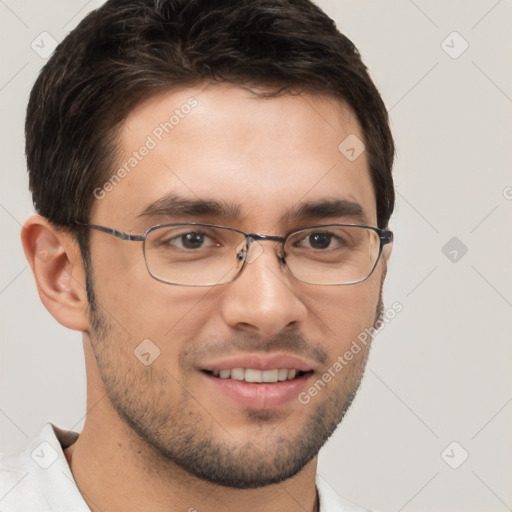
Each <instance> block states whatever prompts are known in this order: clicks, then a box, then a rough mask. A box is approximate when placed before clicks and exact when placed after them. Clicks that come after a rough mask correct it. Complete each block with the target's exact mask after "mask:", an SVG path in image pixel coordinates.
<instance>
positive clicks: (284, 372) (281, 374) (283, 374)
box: [277, 368, 288, 380]
mask: <svg viewBox="0 0 512 512" xmlns="http://www.w3.org/2000/svg"><path fill="white" fill-rule="evenodd" d="M277 378H278V379H279V380H286V379H288V370H287V369H286V368H281V370H279V371H278V374H277Z"/></svg>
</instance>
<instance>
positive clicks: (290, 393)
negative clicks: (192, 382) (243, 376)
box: [203, 372, 312, 409]
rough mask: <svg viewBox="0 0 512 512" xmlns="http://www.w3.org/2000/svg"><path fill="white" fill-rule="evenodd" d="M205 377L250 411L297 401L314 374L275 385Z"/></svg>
mask: <svg viewBox="0 0 512 512" xmlns="http://www.w3.org/2000/svg"><path fill="white" fill-rule="evenodd" d="M203 375H204V377H205V378H207V379H208V381H209V382H210V383H211V384H212V385H213V386H215V388H216V389H217V390H218V391H220V392H221V393H222V394H223V395H225V396H227V397H229V398H231V399H232V400H234V401H235V402H238V403H239V404H240V405H242V406H244V407H247V408H250V409H275V408H277V407H280V406H282V405H285V404H286V403H288V402H291V401H292V400H296V399H297V397H298V395H299V393H300V392H301V391H302V390H303V389H304V388H305V387H306V381H307V380H308V379H309V378H310V377H311V375H312V374H310V373H306V374H304V375H301V376H300V377H297V378H295V379H292V380H286V381H281V382H275V383H259V382H258V383H252V382H245V381H243V380H235V379H220V378H219V377H214V376H213V375H210V374H208V373H204V372H203Z"/></svg>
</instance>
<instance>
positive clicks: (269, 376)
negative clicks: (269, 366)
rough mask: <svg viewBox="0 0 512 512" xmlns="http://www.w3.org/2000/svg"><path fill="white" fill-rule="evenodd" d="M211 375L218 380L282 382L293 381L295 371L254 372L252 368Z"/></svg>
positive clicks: (217, 371) (217, 372)
mask: <svg viewBox="0 0 512 512" xmlns="http://www.w3.org/2000/svg"><path fill="white" fill-rule="evenodd" d="M212 373H213V375H215V376H216V377H219V378H220V379H233V380H245V382H269V383H273V382H282V381H285V380H291V379H294V378H295V377H296V376H297V370H288V369H286V368H280V369H275V370H256V369H254V368H233V369H231V370H216V371H213V372H212Z"/></svg>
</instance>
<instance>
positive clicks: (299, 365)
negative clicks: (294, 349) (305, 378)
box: [202, 354, 313, 372]
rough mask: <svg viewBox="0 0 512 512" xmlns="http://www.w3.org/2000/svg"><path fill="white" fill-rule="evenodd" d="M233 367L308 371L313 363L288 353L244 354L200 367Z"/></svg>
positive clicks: (217, 369) (224, 368)
mask: <svg viewBox="0 0 512 512" xmlns="http://www.w3.org/2000/svg"><path fill="white" fill-rule="evenodd" d="M233 368H245V369H247V368H252V369H255V370H274V369H281V368H286V369H288V370H297V371H302V372H308V371H311V370H313V365H312V364H311V363H308V362H307V361H305V360H303V359H300V358H298V357H297V356H292V355H289V354H245V355H235V356H230V357H225V358H223V359H222V360H220V359H219V360H217V361H212V362H210V363H208V364H206V365H204V366H203V367H202V369H203V370H206V371H209V372H215V371H220V370H231V369H233Z"/></svg>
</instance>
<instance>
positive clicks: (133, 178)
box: [89, 85, 384, 488]
mask: <svg viewBox="0 0 512 512" xmlns="http://www.w3.org/2000/svg"><path fill="white" fill-rule="evenodd" d="M192 96H193V97H194V98H195V99H194V100H189V98H190V97H192ZM187 104H188V105H189V107H185V105H187ZM176 110H178V112H177V113H176V112H175V111H176ZM173 114H174V118H172V119H171V122H170V124H168V125H165V124H164V125H161V123H165V122H169V119H170V118H171V116H172V115H173ZM159 128H160V129H159ZM351 134H355V135H356V136H357V137H358V138H359V139H361V140H362V139H363V135H362V133H361V130H360V128H359V126H358V124H357V122H356V119H355V116H354V115H353V114H352V113H351V112H350V111H349V109H347V108H346V107H345V106H343V105H342V104H341V103H340V102H339V101H336V100H334V99H329V98H321V97H318V96H313V95H309V94H307V95H299V96H297V95H295V96H291V95H285V96H281V97H274V98H267V99H264V98H261V97H258V96H255V95H254V94H252V93H250V92H248V91H246V90H244V89H242V88H239V87H236V86H230V85H222V86H210V87H208V88H205V89H202V90H200V89H187V90H181V91H177V92H172V93H166V94H162V95H160V96H158V97H154V98H152V99H150V100H148V101H146V102H145V103H143V104H141V105H140V106H139V107H137V108H136V109H135V110H134V111H133V112H132V113H131V114H130V115H129V117H128V118H127V119H126V121H125V123H124V125H123V129H122V131H121V133H120V136H119V137H120V138H119V140H120V150H119V154H118V165H119V167H122V166H123V165H125V164H126V163H128V165H127V166H126V167H125V169H129V172H127V173H126V176H124V173H121V179H120V180H118V179H115V180H113V181H112V183H113V185H112V186H110V187H109V186H107V187H106V189H108V192H106V193H105V194H104V197H103V198H102V199H98V200H97V201H96V204H95V208H94V210H93V215H92V218H91V219H90V223H91V224H99V225H103V226H108V227H112V228H115V229H117V230H120V231H126V232H130V233H133V234H140V233H143V232H145V231H146V230H147V229H148V228H149V227H151V226H153V225H156V224H165V223H172V222H202V223H211V224H220V225H227V226H229V227H232V228H237V229H239V230H242V231H245V232H248V233H261V234H270V235H283V234H285V233H287V232H288V231H290V230H292V229H294V228H297V227H300V226H307V225H315V224H326V223H344V222H345V223H359V224H363V223H365V224H369V225H374V226H375V225H376V208H375V195H374V191H373V188H372V184H371V180H370V174H369V170H368V164H367V159H366V155H365V154H364V153H363V154H362V155H361V156H359V157H358V158H357V159H356V160H354V161H351V160H349V159H348V158H346V157H345V156H344V155H343V154H342V153H341V152H340V151H339V149H338V146H339V145H340V143H341V142H342V141H343V140H344V139H345V138H346V137H347V136H349V135H351ZM148 137H149V138H148ZM141 146H146V147H147V148H149V149H148V151H146V150H140V149H139V148H141ZM134 151H137V155H135V156H134V154H133V152H134ZM143 153H144V155H142V154H143ZM130 158H135V159H136V161H135V160H130ZM116 169H117V168H116ZM118 177H119V174H118ZM102 195H103V194H102V193H99V194H97V197H100V196H102ZM171 195H172V197H171ZM178 197H179V198H180V199H186V200H189V201H203V200H204V201H216V202H218V203H221V204H222V205H224V206H225V205H231V206H232V208H231V210H234V209H235V208H236V209H238V214H237V215H236V216H235V217H232V216H230V215H227V214H228V213H229V211H227V212H224V213H223V214H212V213H208V214H206V213H202V212H201V211H197V208H195V209H192V210H189V211H187V212H181V213H176V211H175V210H176V208H175V206H176V204H177V203H176V200H177V198H178ZM165 198H168V199H169V198H171V199H172V200H170V201H166V199H165ZM337 199H342V200H346V201H350V202H353V203H357V204H358V205H360V207H361V210H362V213H363V218H361V215H354V214H353V213H350V212H348V213H345V214H343V213H342V212H340V213H339V214H335V215H328V216H321V217H319V216H315V217H306V218H303V217H301V218H298V217H295V216H293V215H289V213H290V212H291V211H292V210H295V211H297V209H298V208H299V207H300V206H301V204H303V203H305V202H321V201H332V200H337ZM150 205H153V206H152V207H150V208H148V207H149V206H150ZM144 211H147V214H143V215H141V213H142V212H144ZM287 214H288V215H287ZM258 244H259V245H258V251H257V252H255V256H256V257H255V258H253V260H252V261H251V262H250V263H247V264H246V266H245V268H244V270H243V272H242V273H241V274H240V275H239V276H238V278H237V279H236V280H234V281H233V282H231V283H228V284H224V285H220V286H215V287H186V286H177V285H169V284H165V283H162V282H159V281H157V280H156V279H153V278H152V277H151V276H150V274H149V273H148V270H147V268H146V265H145V261H144V257H143V251H142V243H141V242H127V241H122V240H119V239H117V238H114V237H112V236H109V235H107V234H104V233H100V232H97V231H91V261H92V276H91V278H92V283H93V287H94V292H95V297H96V308H95V309H94V310H93V312H92V313H91V316H92V322H91V329H90V331H89V336H90V342H91V344H92V347H93V349H94V353H95V355H96V359H97V362H98V367H99V373H100V374H101V378H102V380H103V382H104V383H105V386H106V389H107V392H108V396H109V398H110V401H111V402H112V404H113V406H114V407H115V409H116V410H117V411H118V413H119V414H120V416H121V417H122V418H123V419H124V421H126V422H127V423H128V425H130V427H131V428H132V429H133V431H134V432H136V433H137V434H138V436H139V438H140V440H141V441H142V444H143V445H144V446H147V447H149V446H151V452H152V453H153V454H154V453H157V454H158V456H159V457H161V458H162V460H167V461H172V462H174V463H177V464H178V465H179V466H181V467H182V468H184V469H186V470H187V471H189V472H191V473H193V474H195V475H197V476H199V477H201V478H204V479H206V480H209V481H212V482H215V483H218V484H222V485H228V486H232V487H240V488H244V487H257V486H261V485H268V484H270V483H275V482H279V481H282V480H284V479H286V478H289V477H291V476H292V475H294V474H296V473H297V472H298V471H299V470H300V469H302V468H303V467H304V466H305V464H307V463H308V462H309V461H310V460H311V459H312V458H313V457H314V456H315V455H316V454H317V453H318V450H319V449H320V447H321V446H322V444H323V443H324V442H325V440H326V439H327V437H328V436H329V435H330V434H331V433H332V432H333V430H334V429H335V428H336V425H337V424H338V423H339V421H340V420H341V418H342V416H343V414H344V412H345V411H346V409H347V407H348V406H349V404H350V402H351V400H352V398H353V396H354V394H355V392H356V389H357V387H358V385H359V381H360V377H361V374H362V372H363V369H364V365H365V361H366V358H367V351H368V349H367V347H366V348H363V350H361V351H360V352H359V353H358V354H356V355H354V358H353V359H352V361H350V363H349V364H347V365H346V366H344V367H343V369H342V370H341V371H339V372H337V373H335V376H334V377H332V378H331V379H330V382H329V383H328V384H327V385H326V386H325V387H321V388H320V389H321V390H320V391H319V392H318V394H317V395H316V396H315V397H314V398H312V399H311V400H310V401H309V403H307V404H306V403H304V402H305V401H304V400H299V399H298V396H299V393H301V392H304V391H307V390H308V389H309V388H310V387H311V386H312V385H313V384H314V383H315V382H316V381H317V380H318V379H321V378H322V375H323V374H325V373H326V372H327V371H328V369H329V368H330V367H332V365H333V364H334V363H335V362H336V360H337V358H338V356H340V355H343V354H344V353H345V351H346V350H347V349H348V348H349V347H350V345H351V343H352V341H353V340H355V339H356V338H357V335H358V334H359V333H361V332H362V331H364V329H365V328H367V327H371V326H372V325H373V323H374V322H375V320H376V316H377V314H378V310H379V309H380V306H381V304H380V291H381V282H382V278H383V273H384V267H383V265H384V264H383V262H382V260H381V261H379V263H378V265H377V267H376V269H375V271H374V273H373V274H372V275H371V276H370V277H369V278H368V279H367V280H366V281H364V282H362V283H359V284H355V285H348V286H325V285H312V284H305V283H302V282H299V281H297V280H296V279H294V278H293V276H291V275H290V273H289V271H288V269H287V268H286V267H285V266H283V265H282V264H281V263H280V262H279V259H278V257H277V255H276V247H277V246H276V244H275V242H271V241H260V242H258ZM233 258H234V259H235V254H233ZM143 340H146V341H144V344H143V345H142V346H141V348H139V349H137V347H139V345H141V343H142V342H143ZM148 340H150V341H148ZM136 349H137V350H136ZM158 350H159V351H160V352H159V355H158ZM134 351H135V352H136V353H137V354H139V356H140V354H141V352H142V353H143V354H144V355H143V356H142V357H137V356H136V355H135V354H134ZM157 355H158V357H156V356H157ZM155 357H156V358H155ZM153 359H154V360H153ZM144 363H146V364H144ZM149 363H151V364H149ZM232 368H243V369H254V370H277V369H281V370H282V369H289V370H296V372H297V376H296V377H295V378H294V379H291V380H286V381H280V382H277V383H247V382H245V381H239V380H236V379H234V378H229V379H221V378H220V376H219V377H218V376H216V375H215V373H217V372H218V371H219V370H226V369H232ZM299 370H300V371H299ZM331 372H332V370H331ZM253 373H254V372H253ZM244 375H245V374H244ZM256 375H257V372H256ZM292 375H293V372H291V373H290V376H292ZM286 378H288V375H287V377H286Z"/></svg>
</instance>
